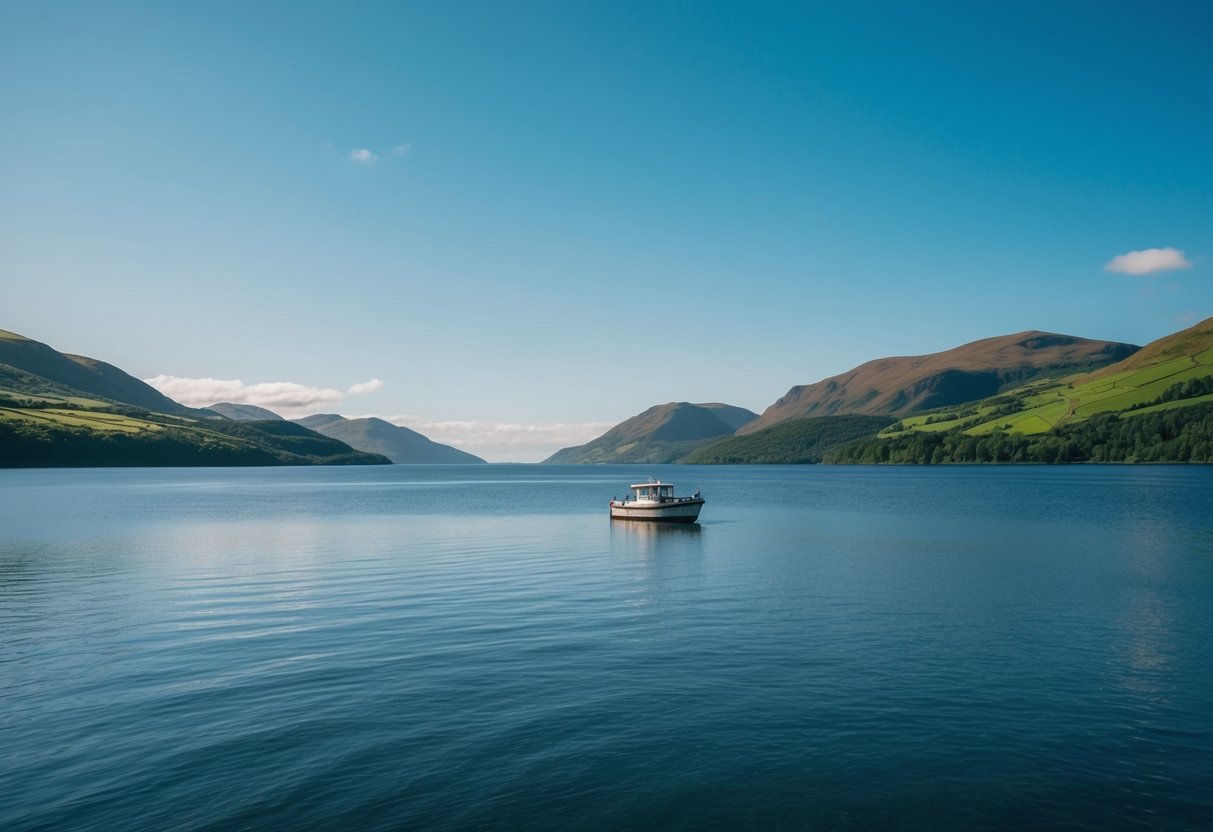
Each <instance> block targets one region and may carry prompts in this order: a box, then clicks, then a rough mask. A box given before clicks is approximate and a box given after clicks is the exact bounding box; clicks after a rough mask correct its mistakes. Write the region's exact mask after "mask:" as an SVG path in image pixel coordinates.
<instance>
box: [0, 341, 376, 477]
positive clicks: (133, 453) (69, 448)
mask: <svg viewBox="0 0 1213 832" xmlns="http://www.w3.org/2000/svg"><path fill="white" fill-rule="evenodd" d="M43 373H45V375H43ZM387 461H388V460H387V459H385V458H384V457H382V456H376V455H374V454H367V453H362V452H360V451H355V450H354V449H352V448H350V447H349V446H348V445H345V444H344V443H342V442H339V441H337V440H334V439H331V438H329V437H326V436H321V435H320V434H318V433H316V432H314V431H310V430H308V429H306V428H304V427H302V426H300V425H295V424H293V423H290V422H278V423H275V422H236V421H232V420H231V419H226V418H223V417H222V416H218V415H215V414H211V413H209V412H208V411H198V410H191V409H189V408H186V407H184V406H182V405H180V404H178V403H177V402H174V401H173V400H172V399H169V398H167V397H165V396H163V395H162V394H160V393H159V392H158V391H156V390H154V389H152V388H151V387H149V386H147V385H146V384H144V383H143V382H141V381H139V380H138V379H136V378H134V377H133V376H130V375H128V374H127V373H124V372H123V371H122V370H119V369H118V368H117V367H114V366H112V365H110V364H106V363H105V362H102V361H96V360H95V359H91V358H84V357H82V356H67V355H63V354H62V353H58V352H55V350H53V349H52V348H50V347H48V346H46V345H45V344H40V343H38V342H37V341H33V340H31V339H29V338H25V337H23V336H20V335H15V334H13V333H10V332H0V467H6V468H13V467H46V466H65V467H67V466H70V467H77V466H162V465H174V466H176V465H316V464H324V465H348V464H385V463H387Z"/></svg>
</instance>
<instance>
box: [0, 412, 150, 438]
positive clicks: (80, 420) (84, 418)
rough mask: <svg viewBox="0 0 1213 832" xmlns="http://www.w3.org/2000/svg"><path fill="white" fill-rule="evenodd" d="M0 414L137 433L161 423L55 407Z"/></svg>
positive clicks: (59, 423)
mask: <svg viewBox="0 0 1213 832" xmlns="http://www.w3.org/2000/svg"><path fill="white" fill-rule="evenodd" d="M0 416H2V417H3V418H5V419H18V420H23V421H26V422H32V423H34V424H46V425H55V426H61V427H76V428H90V429H92V430H100V431H119V432H122V433H136V432H138V431H142V430H160V429H161V427H160V425H157V424H155V423H153V422H146V421H144V420H142V419H132V418H131V417H130V416H123V415H121V414H119V413H99V412H97V411H94V410H58V409H54V408H29V409H24V408H13V407H6V408H0Z"/></svg>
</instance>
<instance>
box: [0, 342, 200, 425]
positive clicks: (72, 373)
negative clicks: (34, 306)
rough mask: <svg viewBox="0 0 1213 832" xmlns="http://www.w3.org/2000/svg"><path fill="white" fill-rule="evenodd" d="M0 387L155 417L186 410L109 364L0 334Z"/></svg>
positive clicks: (186, 409)
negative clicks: (126, 407)
mask: <svg viewBox="0 0 1213 832" xmlns="http://www.w3.org/2000/svg"><path fill="white" fill-rule="evenodd" d="M0 388H2V389H6V390H14V391H20V392H28V393H48V394H51V395H65V396H73V395H84V396H86V397H90V398H94V399H106V400H109V401H112V402H118V403H120V404H128V405H133V406H134V407H140V408H143V409H144V410H151V411H155V412H157V413H187V412H189V408H187V407H185V406H184V405H181V404H178V403H177V402H175V401H173V400H172V399H170V398H169V397H168V396H165V395H164V394H163V393H161V392H160V391H159V390H157V389H156V388H154V387H152V386H150V385H148V384H145V383H144V382H142V381H140V380H139V379H137V378H135V377H134V376H132V375H129V374H127V373H125V372H123V371H122V370H119V369H118V368H117V367H115V366H113V365H112V364H106V363H105V362H104V361H98V360H96V359H94V358H85V357H84V356H81V355H67V354H66V353H61V352H57V351H55V350H54V349H52V348H51V347H48V346H47V345H46V344H43V343H40V342H38V341H34V340H32V339H30V338H26V337H25V336H23V335H17V334H16V333H13V332H7V331H5V330H0Z"/></svg>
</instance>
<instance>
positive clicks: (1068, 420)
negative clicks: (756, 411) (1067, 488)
mask: <svg viewBox="0 0 1213 832" xmlns="http://www.w3.org/2000/svg"><path fill="white" fill-rule="evenodd" d="M826 458H827V459H833V460H834V461H838V462H1080V461H1088V460H1089V461H1096V462H1120V461H1124V462H1147V461H1149V462H1168V461H1213V318H1209V319H1207V320H1205V321H1202V322H1201V323H1198V324H1196V325H1195V326H1193V327H1190V328H1188V329H1185V330H1182V331H1180V332H1177V333H1174V334H1172V335H1169V336H1167V337H1165V338H1160V339H1159V340H1157V341H1154V342H1152V343H1151V344H1149V345H1147V346H1146V347H1144V348H1142V349H1141V350H1139V351H1137V352H1135V353H1134V354H1132V355H1131V356H1129V357H1128V358H1125V359H1123V360H1121V361H1119V362H1117V363H1115V364H1112V365H1110V366H1107V367H1104V368H1102V369H1099V370H1095V371H1093V372H1088V373H1076V374H1074V375H1071V376H1066V377H1064V378H1060V379H1038V380H1036V381H1033V382H1030V383H1028V384H1025V385H1022V386H1020V387H1016V388H1013V389H1010V390H1006V391H1003V392H1002V393H1000V394H999V395H997V396H994V397H991V398H987V399H983V400H981V401H978V402H969V403H966V404H963V405H957V406H953V407H948V408H943V409H941V410H938V411H936V412H933V413H930V414H923V415H917V416H911V417H908V418H905V419H902V420H900V421H899V422H898V423H896V424H894V425H892V426H890V427H888V428H886V429H885V430H883V431H881V432H880V434H879V435H878V436H877V437H876V438H873V439H870V440H866V441H862V442H858V443H856V444H854V445H851V446H847V447H846V448H844V449H841V450H839V451H837V452H832V453H830V454H827V455H826Z"/></svg>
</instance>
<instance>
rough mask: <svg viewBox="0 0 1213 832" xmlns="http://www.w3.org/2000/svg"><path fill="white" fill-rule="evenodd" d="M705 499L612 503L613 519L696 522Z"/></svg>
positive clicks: (650, 521)
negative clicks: (651, 502)
mask: <svg viewBox="0 0 1213 832" xmlns="http://www.w3.org/2000/svg"><path fill="white" fill-rule="evenodd" d="M701 508H703V500H679V501H678V502H673V503H653V504H649V505H646V504H645V503H643V502H641V503H636V502H628V503H620V502H618V501H616V502H612V503H611V519H612V520H640V521H642V522H648V523H694V522H696V521H697V520H698V519H699V510H700V509H701Z"/></svg>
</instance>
